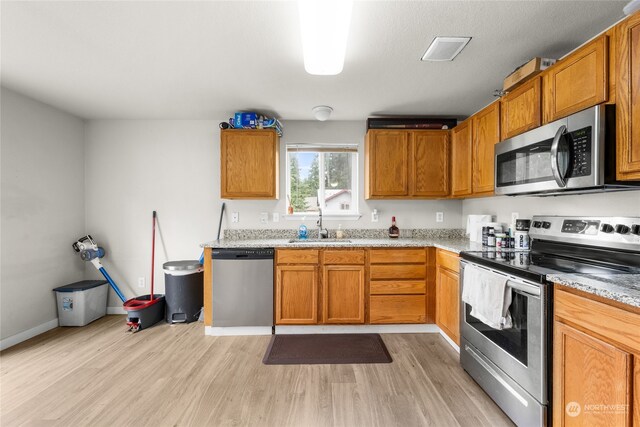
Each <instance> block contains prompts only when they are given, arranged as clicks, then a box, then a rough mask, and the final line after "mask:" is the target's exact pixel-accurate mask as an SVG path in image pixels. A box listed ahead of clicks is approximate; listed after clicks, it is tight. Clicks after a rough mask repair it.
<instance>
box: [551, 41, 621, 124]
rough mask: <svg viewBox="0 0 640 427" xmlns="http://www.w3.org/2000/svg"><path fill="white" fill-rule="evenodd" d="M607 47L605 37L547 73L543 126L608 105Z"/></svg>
mask: <svg viewBox="0 0 640 427" xmlns="http://www.w3.org/2000/svg"><path fill="white" fill-rule="evenodd" d="M608 47H609V40H608V37H607V35H602V36H600V37H598V38H596V39H595V40H593V41H591V42H589V43H587V44H585V45H584V46H583V47H581V48H580V49H578V50H576V51H575V52H573V53H572V54H570V55H569V56H567V57H566V58H564V59H563V60H561V61H560V62H557V63H556V64H555V65H553V66H552V67H550V68H549V69H547V70H546V71H545V72H544V74H543V75H544V80H543V90H544V94H543V100H544V101H543V102H544V123H548V122H552V121H554V120H557V119H560V118H562V117H566V116H568V115H569V114H573V113H575V112H578V111H580V110H584V109H585V108H589V107H592V106H594V105H597V104H601V103H603V102H606V101H607V99H608V95H609V55H608V54H609V49H608Z"/></svg>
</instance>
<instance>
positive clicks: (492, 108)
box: [454, 101, 500, 194]
mask: <svg viewBox="0 0 640 427" xmlns="http://www.w3.org/2000/svg"><path fill="white" fill-rule="evenodd" d="M472 126H473V128H472V130H473V194H493V188H494V174H495V171H494V163H495V160H494V156H495V152H494V146H495V145H496V143H498V142H499V141H500V102H499V101H496V102H494V103H493V104H491V105H489V106H488V107H486V108H485V109H484V110H482V111H480V112H479V113H477V114H475V115H474V116H473V125H472ZM454 167H456V166H455V165H454Z"/></svg>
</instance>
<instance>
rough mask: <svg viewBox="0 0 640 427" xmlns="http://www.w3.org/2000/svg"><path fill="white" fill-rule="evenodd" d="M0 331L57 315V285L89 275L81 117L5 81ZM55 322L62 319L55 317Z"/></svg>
mask: <svg viewBox="0 0 640 427" xmlns="http://www.w3.org/2000/svg"><path fill="white" fill-rule="evenodd" d="M0 98H1V100H0V106H1V120H2V132H1V139H0V140H1V148H0V152H1V161H0V165H1V167H0V169H1V173H0V176H1V190H2V206H1V209H0V211H1V224H0V228H1V229H2V236H1V237H0V242H1V245H0V246H1V248H2V249H1V254H0V260H1V264H2V266H1V271H0V300H1V302H0V308H1V310H0V311H1V315H0V339H2V340H5V339H7V338H9V340H7V341H11V337H15V336H16V335H17V334H24V333H28V332H27V331H29V330H31V329H33V328H36V329H37V328H38V327H40V326H41V325H43V324H47V323H51V322H52V321H55V319H56V318H57V312H56V302H55V298H54V293H53V292H52V291H51V290H52V289H53V288H55V287H57V286H61V285H65V284H67V283H71V282H74V281H78V280H82V279H83V275H84V274H83V271H84V269H83V268H84V266H83V261H82V260H80V257H79V256H78V255H77V254H76V253H75V252H74V251H73V249H72V248H71V244H72V243H73V242H74V241H75V239H76V238H78V237H80V236H82V235H83V233H84V229H85V227H84V125H83V122H82V120H80V119H78V118H76V117H74V116H71V115H69V114H67V113H64V112H62V111H60V110H57V109H55V108H53V107H51V106H48V105H45V104H42V103H40V102H38V101H35V100H33V99H30V98H27V97H25V96H23V95H20V94H18V93H16V92H13V91H11V90H8V89H6V88H2V91H1V96H0ZM56 326H57V324H56Z"/></svg>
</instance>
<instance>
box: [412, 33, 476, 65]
mask: <svg viewBox="0 0 640 427" xmlns="http://www.w3.org/2000/svg"><path fill="white" fill-rule="evenodd" d="M470 40H471V37H441V36H438V37H436V38H435V39H433V41H432V42H431V44H430V45H429V47H428V48H427V51H426V52H425V53H424V55H422V59H421V61H453V58H455V57H456V56H458V54H459V53H460V52H462V49H464V47H465V46H466V45H467V43H469V41H470Z"/></svg>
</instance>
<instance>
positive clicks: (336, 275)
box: [322, 265, 365, 324]
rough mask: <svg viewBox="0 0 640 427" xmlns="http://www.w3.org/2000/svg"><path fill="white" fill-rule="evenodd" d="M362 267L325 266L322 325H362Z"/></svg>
mask: <svg viewBox="0 0 640 427" xmlns="http://www.w3.org/2000/svg"><path fill="white" fill-rule="evenodd" d="M364 285H365V281H364V265H325V266H324V267H323V274H322V320H323V323H350V324H356V323H364Z"/></svg>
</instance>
